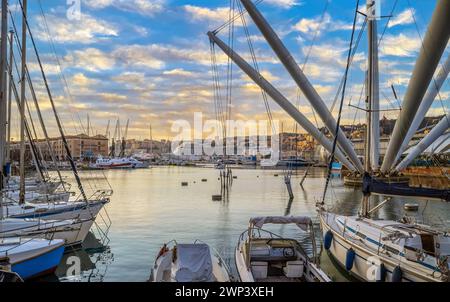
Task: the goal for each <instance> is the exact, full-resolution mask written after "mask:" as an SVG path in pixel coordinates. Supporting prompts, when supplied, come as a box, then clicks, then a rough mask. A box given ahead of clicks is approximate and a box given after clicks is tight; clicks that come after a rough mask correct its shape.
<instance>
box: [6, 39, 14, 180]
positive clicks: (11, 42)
mask: <svg viewBox="0 0 450 302" xmlns="http://www.w3.org/2000/svg"><path fill="white" fill-rule="evenodd" d="M9 35H10V37H9V68H8V75H9V76H8V79H9V81H8V86H9V87H8V119H7V123H8V130H7V131H8V132H7V139H6V162H7V164H8V165H9V167H8V169H11V168H10V165H11V105H12V85H13V82H12V71H13V69H12V62H13V60H14V47H13V46H14V31H12V30H11V31H10V32H9ZM9 173H10V172H9Z"/></svg>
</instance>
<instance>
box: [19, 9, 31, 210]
mask: <svg viewBox="0 0 450 302" xmlns="http://www.w3.org/2000/svg"><path fill="white" fill-rule="evenodd" d="M26 18H27V0H23V4H22V71H21V77H20V169H19V171H20V172H19V174H20V193H19V203H20V204H23V203H25V87H26V86H25V85H26V83H25V72H26V70H25V68H26V60H27V20H26ZM30 139H31V138H30Z"/></svg>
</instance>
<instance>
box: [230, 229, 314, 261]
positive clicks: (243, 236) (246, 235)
mask: <svg viewBox="0 0 450 302" xmlns="http://www.w3.org/2000/svg"><path fill="white" fill-rule="evenodd" d="M249 232H252V233H251V234H250V235H251V236H249ZM255 233H257V234H258V236H254V234H255ZM261 233H264V234H265V235H268V236H270V239H284V238H283V237H281V236H280V235H278V234H275V233H273V232H271V231H268V230H265V229H261V228H256V227H253V228H249V229H248V230H245V231H244V232H242V233H241V235H240V236H239V239H238V243H237V247H239V246H240V245H241V243H242V242H245V241H247V240H248V239H249V238H263V237H262V236H261ZM313 236H314V235H313V233H311V237H312V238H314V237H313ZM295 246H296V248H297V249H298V250H299V251H300V252H301V253H302V254H303V255H304V256H305V257H307V258H308V260H309V261H311V262H313V263H317V262H318V256H317V251H316V247H315V242H314V239H313V247H312V248H313V256H312V257H310V256H309V255H308V253H307V252H306V251H305V249H304V248H303V247H302V246H301V244H300V243H299V242H297V240H295ZM249 252H250V248H249Z"/></svg>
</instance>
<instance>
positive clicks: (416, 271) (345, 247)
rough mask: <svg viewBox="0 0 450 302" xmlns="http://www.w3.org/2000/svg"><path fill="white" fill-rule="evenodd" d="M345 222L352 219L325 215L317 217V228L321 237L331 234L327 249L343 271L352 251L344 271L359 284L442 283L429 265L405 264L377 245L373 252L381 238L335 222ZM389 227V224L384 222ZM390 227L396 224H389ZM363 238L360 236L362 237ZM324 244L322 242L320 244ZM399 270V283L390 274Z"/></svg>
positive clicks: (434, 268) (438, 275)
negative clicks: (352, 253)
mask: <svg viewBox="0 0 450 302" xmlns="http://www.w3.org/2000/svg"><path fill="white" fill-rule="evenodd" d="M345 218H347V219H355V218H354V217H345V216H339V215H335V214H331V213H327V212H322V213H320V225H321V229H322V233H323V234H327V232H331V233H332V234H333V237H332V241H331V244H330V247H329V249H328V252H329V254H330V255H331V257H332V260H334V261H336V262H337V264H338V265H339V266H341V267H342V268H343V269H346V267H348V261H349V260H348V258H347V257H348V251H349V250H350V249H352V250H353V251H354V255H355V256H354V258H353V259H354V260H353V261H352V263H353V264H352V267H351V269H350V270H349V271H348V272H349V274H350V275H351V276H353V277H355V278H356V279H358V280H360V281H372V282H374V281H386V282H392V281H401V282H439V281H442V279H441V277H442V274H441V273H440V272H439V269H438V268H436V267H434V266H433V265H432V264H431V263H430V262H429V261H428V263H426V261H417V262H416V261H409V260H407V259H406V258H405V257H403V256H402V255H401V254H399V255H394V254H393V253H391V252H389V251H390V249H388V248H385V247H384V246H382V245H380V246H379V248H374V247H373V246H371V244H367V243H365V242H367V241H368V242H371V243H372V244H373V245H377V244H378V245H379V240H380V237H381V236H382V235H378V237H377V238H372V236H373V237H375V236H374V235H373V234H374V232H372V233H371V232H370V230H366V228H364V227H360V226H357V227H356V228H350V227H348V226H347V225H346V223H344V226H339V225H338V224H340V222H339V221H341V222H342V221H345ZM387 223H389V222H387ZM392 223H396V224H398V223H397V222H394V221H392ZM363 232H364V233H365V234H366V235H362V233H363ZM355 234H356V235H358V236H366V237H365V240H358V239H356V237H355V236H354V235H355ZM324 242H325V240H324ZM381 263H382V264H383V266H384V268H385V278H384V280H378V279H379V276H380V274H379V272H380V270H381V268H380V267H381ZM396 269H397V270H398V269H400V270H401V280H393V276H394V271H395V270H396Z"/></svg>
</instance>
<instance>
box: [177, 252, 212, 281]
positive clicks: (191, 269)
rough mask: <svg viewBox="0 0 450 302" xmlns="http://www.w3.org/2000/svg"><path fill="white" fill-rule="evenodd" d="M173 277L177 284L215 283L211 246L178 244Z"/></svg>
mask: <svg viewBox="0 0 450 302" xmlns="http://www.w3.org/2000/svg"><path fill="white" fill-rule="evenodd" d="M172 276H173V278H174V279H175V280H176V281H177V282H214V281H215V280H214V276H213V272H212V260H211V252H210V250H209V246H208V245H206V244H200V243H199V244H177V262H176V264H175V265H174V270H173V271H172Z"/></svg>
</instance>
